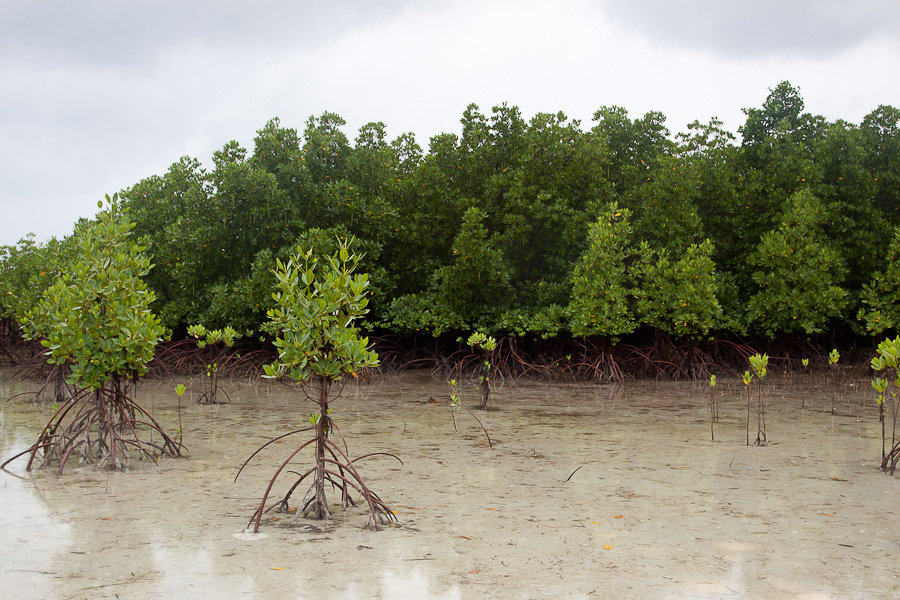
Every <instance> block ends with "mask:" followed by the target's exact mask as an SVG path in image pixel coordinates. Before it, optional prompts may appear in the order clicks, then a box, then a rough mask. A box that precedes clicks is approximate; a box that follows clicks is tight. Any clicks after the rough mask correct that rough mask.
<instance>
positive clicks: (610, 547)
mask: <svg viewBox="0 0 900 600" xmlns="http://www.w3.org/2000/svg"><path fill="white" fill-rule="evenodd" d="M603 549H604V550H612V546H610V545H609V544H603Z"/></svg>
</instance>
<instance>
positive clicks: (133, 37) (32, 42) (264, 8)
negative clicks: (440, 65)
mask: <svg viewBox="0 0 900 600" xmlns="http://www.w3.org/2000/svg"><path fill="white" fill-rule="evenodd" d="M408 3H409V1H408V0H354V1H348V2H309V1H290V0H261V1H258V2H252V3H251V2H246V1H235V0H196V1H195V0H192V1H190V2H184V1H180V0H179V1H173V0H156V1H154V2H124V1H121V0H95V1H88V2H70V1H55V2H37V1H34V2H32V1H28V2H21V1H18V0H4V1H3V2H2V3H0V54H3V55H6V56H7V58H9V57H11V56H14V57H16V59H17V60H28V61H31V60H35V59H37V60H48V59H53V60H58V61H63V62H67V63H71V62H75V63H78V62H84V63H89V64H92V65H95V66H96V65H103V66H105V67H108V68H125V69H131V68H134V66H135V64H136V63H137V64H140V63H145V64H146V63H147V62H150V61H153V60H154V59H155V58H156V57H157V56H158V55H159V54H161V53H166V52H171V51H173V50H176V51H177V49H178V48H180V47H195V46H207V47H212V48H232V49H233V48H241V47H246V48H248V49H259V48H266V47H269V48H272V49H273V51H277V49H278V48H279V47H283V46H290V45H294V44H304V45H306V46H309V45H315V44H318V43H320V42H322V41H325V40H328V39H329V38H333V37H335V36H337V35H344V34H346V33H347V31H348V30H352V29H354V28H356V27H365V26H368V25H372V24H374V23H377V22H379V21H381V20H383V19H386V18H388V17H390V16H391V15H394V14H396V13H397V12H398V11H400V10H402V9H403V7H404V6H405V5H406V4H408Z"/></svg>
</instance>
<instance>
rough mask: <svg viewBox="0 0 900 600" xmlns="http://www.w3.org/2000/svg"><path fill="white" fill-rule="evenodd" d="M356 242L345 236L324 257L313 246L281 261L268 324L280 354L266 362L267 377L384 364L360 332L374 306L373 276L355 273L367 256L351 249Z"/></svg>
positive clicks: (328, 374)
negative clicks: (370, 298) (370, 297)
mask: <svg viewBox="0 0 900 600" xmlns="http://www.w3.org/2000/svg"><path fill="white" fill-rule="evenodd" d="M351 244H352V240H345V241H342V242H340V243H339V244H338V251H337V252H336V253H335V254H334V255H332V256H329V257H327V258H326V259H325V260H323V261H322V262H321V263H320V260H319V258H318V257H317V256H315V255H314V254H313V252H312V250H307V251H306V253H305V254H303V253H297V254H295V255H294V256H292V257H291V258H290V259H289V260H288V261H287V262H282V261H281V260H280V259H279V260H277V261H276V267H275V278H276V279H277V281H278V284H277V290H278V291H277V292H275V294H274V299H275V303H276V306H275V308H272V309H270V310H269V312H268V314H269V319H270V321H269V323H268V328H269V331H270V332H271V333H273V334H274V335H275V336H276V337H275V342H274V344H275V347H276V348H278V359H277V360H276V361H275V362H274V363H272V364H270V365H266V366H265V373H266V376H267V377H281V376H285V375H286V376H288V377H290V378H291V379H294V380H296V381H308V380H310V379H311V378H313V377H319V378H322V379H327V380H337V379H340V378H341V377H342V376H343V375H344V374H350V375H356V372H357V371H359V370H360V369H363V368H366V367H374V366H377V365H378V355H377V354H376V353H375V352H374V351H372V350H370V349H369V340H368V338H366V337H361V336H360V334H359V333H360V332H359V327H358V321H359V320H360V319H362V318H363V317H364V316H365V315H366V313H367V312H368V309H367V308H366V306H367V305H368V298H367V296H368V286H369V278H368V276H367V275H366V274H365V273H354V271H355V270H356V267H357V265H358V263H359V261H360V258H361V257H360V256H359V255H358V254H355V253H352V252H351V250H350V246H351Z"/></svg>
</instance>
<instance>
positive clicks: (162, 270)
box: [0, 82, 900, 344]
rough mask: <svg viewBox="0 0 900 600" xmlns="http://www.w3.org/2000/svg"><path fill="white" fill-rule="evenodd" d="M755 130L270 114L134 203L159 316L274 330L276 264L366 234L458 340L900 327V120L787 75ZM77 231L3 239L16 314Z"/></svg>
mask: <svg viewBox="0 0 900 600" xmlns="http://www.w3.org/2000/svg"><path fill="white" fill-rule="evenodd" d="M744 112H745V114H746V122H745V123H744V125H743V126H742V127H740V129H739V131H738V132H737V133H738V134H739V135H740V141H738V138H737V136H736V135H735V134H733V133H731V132H728V131H726V130H724V129H723V128H722V124H721V123H720V122H719V121H716V120H712V121H710V122H709V123H706V124H702V123H699V122H695V123H693V124H692V125H690V126H688V129H687V131H686V132H683V133H679V134H677V135H672V134H671V132H670V131H669V130H668V129H667V128H666V125H665V117H664V116H663V115H662V114H661V113H658V112H650V113H647V114H646V115H644V116H643V117H640V118H632V117H630V116H629V114H628V113H627V111H626V110H625V109H623V108H620V107H617V106H609V107H602V108H600V109H599V110H597V111H596V113H595V114H594V116H593V123H592V125H591V126H590V127H589V128H588V127H585V126H582V124H581V123H580V122H578V121H575V120H572V119H568V118H567V117H566V116H565V115H564V114H563V113H553V114H549V113H546V114H537V115H535V116H534V117H533V118H532V119H531V120H529V121H526V120H525V119H524V118H523V117H522V115H521V113H520V111H519V110H518V109H517V108H516V107H514V106H508V105H506V104H504V105H501V106H496V107H494V108H493V109H492V111H491V112H490V114H485V113H483V112H481V111H480V110H479V108H478V107H477V106H475V105H470V106H469V107H468V108H467V109H466V110H465V112H464V113H463V116H462V120H461V123H462V129H461V133H460V135H455V134H449V133H445V134H441V135H437V136H435V137H433V138H432V139H431V140H430V145H429V148H428V151H427V152H425V151H423V149H422V147H421V146H420V145H419V144H418V143H417V141H416V140H415V138H414V136H413V135H412V134H404V135H401V136H399V137H398V138H396V139H394V140H392V141H389V140H388V139H387V136H386V133H385V126H384V124H382V123H370V124H367V125H365V126H363V127H362V128H360V130H359V132H358V134H357V136H356V138H355V140H353V141H352V142H351V141H350V140H349V139H348V138H347V136H346V134H345V133H344V131H343V127H344V125H345V122H344V121H343V120H342V119H341V117H339V116H338V115H336V114H332V113H325V114H323V115H321V116H318V117H311V118H310V119H309V120H308V121H307V122H306V125H305V128H304V130H303V131H302V133H300V132H298V131H297V130H295V129H291V128H288V127H285V126H283V125H282V124H281V123H280V121H279V120H278V119H273V120H271V121H269V122H268V123H267V124H266V125H265V126H264V127H263V128H262V129H260V130H259V131H258V132H257V136H256V138H255V140H254V145H253V149H252V151H249V150H248V149H245V148H242V147H241V146H240V145H239V144H238V143H237V142H234V141H232V142H229V143H227V144H225V146H224V147H223V148H222V149H221V150H220V151H218V152H216V153H214V155H213V157H212V165H211V169H206V168H204V167H203V166H202V165H201V163H200V161H199V160H198V159H196V158H189V157H184V158H182V159H181V160H179V161H178V162H176V163H175V164H173V165H172V166H171V167H170V168H169V170H168V171H167V172H166V173H164V174H162V175H154V176H151V177H148V178H147V179H144V180H142V181H140V182H138V183H136V184H135V185H134V186H132V187H131V188H129V189H127V190H124V191H123V192H122V193H121V196H122V197H124V198H125V205H126V207H127V210H128V214H129V216H130V218H131V219H132V220H133V221H134V222H135V223H136V227H135V229H134V235H136V236H139V237H140V238H141V239H142V240H143V242H142V243H143V244H144V245H145V246H146V247H147V250H148V252H149V253H150V254H151V255H152V257H153V261H154V263H155V265H156V266H155V268H154V269H153V270H152V271H151V272H150V273H149V275H147V276H146V281H147V283H148V286H149V288H150V289H151V290H153V291H154V292H155V294H156V302H155V303H154V305H153V307H154V310H155V311H156V312H157V313H158V314H159V315H160V316H161V318H162V321H163V323H164V324H165V325H166V326H167V327H168V328H170V329H171V330H172V331H173V332H175V334H176V335H179V334H182V333H183V332H184V331H185V329H186V328H187V326H188V325H191V324H193V323H203V324H204V325H206V326H208V327H223V326H226V325H231V326H233V327H235V328H237V329H239V330H253V331H257V332H258V331H259V330H260V326H261V324H262V323H263V322H264V321H265V319H266V310H267V309H268V308H270V307H271V305H272V298H271V292H272V290H273V288H274V278H273V276H272V273H271V269H272V268H273V266H274V264H275V259H276V258H284V257H286V256H288V255H289V254H290V253H291V252H292V250H293V249H294V248H296V247H298V246H299V247H302V248H310V247H312V248H313V249H315V250H316V251H321V252H329V253H330V252H333V251H334V249H335V248H336V247H337V240H339V239H346V238H348V237H350V236H354V237H355V250H357V251H358V252H363V253H365V258H364V259H363V263H362V264H361V265H360V269H361V270H363V271H367V272H368V273H369V275H370V278H371V281H372V287H371V291H372V296H371V304H370V308H371V312H370V314H369V318H368V326H369V327H370V328H374V329H376V330H378V331H380V332H394V333H415V332H419V333H418V335H420V336H423V335H424V336H434V337H439V336H442V335H444V334H446V335H447V337H450V336H452V339H456V337H458V336H459V335H460V334H461V333H464V332H470V331H472V330H481V331H484V332H486V333H490V334H494V335H499V336H508V335H509V336H516V337H519V338H527V339H548V338H559V339H562V338H566V339H568V338H569V337H572V338H590V339H593V340H597V341H598V342H599V343H602V344H610V343H611V344H615V343H617V342H619V341H621V340H623V339H626V338H628V337H629V336H637V335H647V334H650V335H654V336H660V335H662V336H664V337H666V338H668V339H671V340H675V341H676V342H688V341H691V340H698V339H706V338H708V337H711V336H732V337H733V336H747V335H750V336H756V337H759V338H767V339H775V338H784V337H788V338H790V337H798V336H799V337H801V338H805V337H807V336H812V335H834V334H835V333H842V334H843V333H847V334H854V335H862V334H864V333H866V332H868V333H870V334H880V333H881V332H883V331H885V330H886V329H893V328H894V327H895V325H896V323H897V322H898V320H900V278H898V272H897V270H898V268H900V265H898V258H900V227H898V225H900V211H898V208H900V110H898V109H897V108H894V107H891V106H879V107H878V108H876V109H875V110H873V111H872V112H871V113H870V114H869V115H867V116H866V117H865V118H864V119H863V121H862V122H861V123H860V124H858V125H855V124H851V123H847V122H844V121H837V122H833V123H832V122H828V121H827V120H825V119H824V118H823V117H821V116H816V115H812V114H809V113H806V112H804V102H803V99H802V98H801V95H800V93H799V90H798V89H796V88H794V87H792V86H791V85H790V84H789V83H788V82H783V83H781V84H780V85H778V86H777V87H776V88H775V89H774V90H772V91H771V93H770V95H769V96H768V98H767V100H766V101H765V103H764V104H763V106H762V107H760V108H750V109H745V111H744ZM66 253H67V240H63V241H56V240H51V242H49V243H48V244H46V245H36V244H35V243H34V242H33V241H32V240H31V239H29V238H26V239H25V240H23V241H21V242H20V243H19V244H18V245H17V246H12V247H5V248H3V249H2V273H0V286H2V287H0V293H2V300H0V311H2V313H3V316H5V317H7V318H16V317H20V316H21V315H22V314H24V312H25V311H27V310H28V309H29V307H30V306H33V305H34V303H35V302H36V300H37V297H38V296H39V295H40V293H41V290H42V289H44V288H45V287H47V285H49V283H50V282H51V281H52V280H53V279H54V275H55V274H56V273H59V272H60V271H62V270H65V269H66Z"/></svg>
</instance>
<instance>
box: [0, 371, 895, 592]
mask: <svg viewBox="0 0 900 600" xmlns="http://www.w3.org/2000/svg"><path fill="white" fill-rule="evenodd" d="M175 383H177V382H175V381H167V382H151V383H147V384H143V385H142V386H141V388H140V389H139V392H138V400H139V402H141V403H142V404H144V405H145V406H148V407H150V408H152V409H153V411H154V414H156V415H157V416H158V417H159V420H160V421H161V422H162V423H163V425H164V426H166V427H167V428H169V430H170V431H175V430H177V427H178V412H179V411H178V410H177V406H178V404H177V398H176V396H175V394H174V393H173V392H172V391H171V390H172V389H173V387H174V385H175ZM226 385H227V389H228V392H229V394H230V396H231V397H232V399H233V400H234V402H233V403H232V404H225V405H220V406H198V405H196V404H192V403H191V402H190V400H189V399H188V394H186V395H185V398H184V399H183V400H182V407H181V410H180V413H181V422H182V428H183V433H184V443H185V444H186V445H187V446H188V448H189V451H190V457H189V458H187V459H163V460H162V461H161V462H160V464H159V465H158V466H154V465H152V464H150V463H147V462H146V461H145V462H143V463H142V462H140V461H137V460H133V461H132V462H131V463H130V466H129V470H128V471H127V472H109V471H98V470H96V469H94V468H93V467H83V468H80V467H76V468H69V469H68V470H67V472H66V473H65V474H64V475H63V476H62V477H57V476H56V475H55V472H53V471H52V470H46V471H41V472H37V473H25V472H24V467H25V461H23V460H20V461H17V462H16V463H14V464H13V465H11V467H10V468H11V470H12V473H6V472H0V506H2V507H3V510H2V511H0V532H2V538H3V544H2V548H0V577H2V583H3V597H4V598H187V597H201V596H207V595H208V596H210V597H216V598H276V597H277V598H309V599H314V598H342V599H344V598H347V599H357V598H358V599H368V598H414V599H420V598H446V599H454V598H536V597H542V598H654V599H656V598H672V599H674V598H684V599H702V598H729V599H730V598H766V599H770V600H771V599H778V598H791V599H809V600H811V599H823V598H840V599H851V598H860V599H862V598H867V599H868V598H898V597H900V579H898V575H897V572H898V571H897V568H896V564H897V556H898V555H900V521H898V518H897V510H896V507H897V503H898V498H900V480H898V479H897V478H893V477H887V476H884V475H882V474H881V472H880V471H879V470H878V460H879V458H880V451H881V448H880V446H881V442H880V429H879V424H878V422H877V417H876V412H875V407H874V403H873V400H872V398H873V394H872V393H871V390H869V389H867V383H866V382H860V383H858V384H856V385H847V386H844V387H843V388H842V398H841V399H840V400H839V402H838V413H839V414H838V415H837V416H832V415H831V414H830V408H831V392H830V391H829V389H828V388H827V386H825V384H824V383H823V382H816V381H813V380H807V379H803V378H798V379H794V380H793V381H781V382H774V381H773V383H772V384H771V385H770V386H769V387H768V388H767V398H768V406H767V410H768V413H767V429H768V438H769V440H770V444H769V445H768V446H766V447H750V448H748V447H746V445H745V435H746V430H745V425H746V422H745V419H746V399H745V397H744V396H743V395H742V394H743V389H744V386H743V385H742V384H741V383H740V382H739V381H721V380H720V382H719V385H718V387H717V388H716V390H717V392H718V398H719V401H720V422H719V424H718V425H717V426H716V441H715V442H712V441H710V439H709V438H710V434H709V420H708V418H709V417H708V415H709V413H708V402H709V395H708V392H709V388H708V386H707V385H706V384H690V383H640V382H638V383H628V384H625V385H620V386H587V385H546V384H536V383H518V384H516V385H511V384H508V385H506V386H504V387H503V388H502V389H500V390H499V391H497V392H495V394H494V398H493V408H492V410H490V411H488V412H487V413H483V412H480V411H477V412H476V414H477V415H478V416H479V418H480V419H481V420H482V421H483V422H484V424H485V426H486V427H487V428H488V430H489V432H490V434H491V438H492V440H493V442H494V448H493V449H491V448H488V447H487V444H486V443H485V438H484V435H483V433H482V432H481V430H480V428H479V427H478V425H477V423H475V421H474V420H473V419H472V418H471V417H469V416H468V415H466V414H465V413H457V414H456V419H457V423H458V427H459V430H458V431H454V427H453V421H452V420H451V414H450V409H449V408H448V407H447V406H446V405H441V404H436V403H430V402H429V397H431V398H437V399H441V400H442V399H444V398H446V387H445V385H443V384H442V383H441V382H440V381H435V380H433V379H431V378H430V377H428V376H427V375H425V374H415V373H413V374H404V375H402V376H388V377H386V378H384V379H383V380H381V381H379V382H377V383H374V384H371V385H363V386H359V387H352V388H350V387H348V388H347V389H346V390H345V392H344V394H343V396H342V397H341V398H340V399H339V400H338V401H337V402H335V403H334V404H333V407H334V413H333V416H334V418H335V419H336V422H337V423H338V425H339V426H340V427H341V428H342V430H343V432H344V434H345V435H346V437H347V440H348V443H349V445H350V452H351V454H352V455H359V454H364V453H367V452H372V451H378V450H385V451H390V452H394V453H396V454H398V455H400V456H401V457H402V458H403V460H404V464H403V465H402V466H401V465H400V464H398V463H397V462H396V461H393V460H391V459H372V460H368V461H364V462H363V463H361V464H360V468H361V472H362V475H363V476H364V477H365V478H366V481H367V483H368V484H369V485H370V487H371V488H372V489H374V490H375V491H377V492H378V493H379V494H380V495H381V497H382V498H383V499H384V500H385V501H387V502H388V504H390V505H391V506H392V507H393V508H394V509H395V510H396V514H397V517H398V519H399V525H397V526H395V527H386V528H382V529H381V530H380V531H370V530H367V529H364V526H365V524H366V520H367V514H366V512H365V509H364V508H363V507H356V508H350V509H348V510H346V511H343V510H342V509H341V508H340V506H339V494H337V493H334V492H332V493H331V495H330V496H329V500H330V502H331V508H332V511H333V513H334V514H335V517H336V518H335V519H334V520H332V521H330V522H327V523H322V522H312V521H305V520H304V521H302V522H300V523H297V524H293V523H292V522H293V521H294V517H293V516H292V515H291V514H283V513H282V514H278V513H274V512H272V513H268V514H267V517H266V518H265V519H264V522H263V525H262V529H261V532H260V533H259V534H253V533H249V532H248V530H246V529H245V528H246V526H247V524H248V521H249V518H250V515H251V514H252V513H253V511H254V510H255V507H256V505H257V503H258V502H259V500H260V498H261V495H262V492H263V490H264V488H265V486H266V484H267V483H268V479H269V477H270V476H271V475H272V473H273V472H274V470H275V468H276V467H277V466H278V464H280V463H281V461H282V460H283V459H284V458H285V457H286V456H287V454H288V453H289V452H290V451H291V450H292V449H293V448H294V447H296V445H297V444H298V443H299V441H302V440H301V438H300V437H299V436H298V437H297V438H296V440H295V441H287V440H286V441H283V442H279V443H277V444H275V445H273V446H272V447H270V448H269V449H267V450H266V451H264V452H263V453H261V454H260V455H259V456H258V457H257V458H256V459H255V460H254V461H253V462H251V463H250V465H249V466H248V467H247V468H246V469H245V470H244V472H243V473H242V474H241V476H240V478H239V479H238V480H237V483H233V479H234V476H235V473H236V472H237V469H238V467H239V466H240V465H241V463H242V462H243V461H244V459H246V458H247V457H248V456H249V455H250V454H251V453H252V452H253V450H255V449H256V448H257V447H258V446H259V445H260V444H262V443H263V442H265V441H266V440H268V439H269V438H271V437H274V436H276V435H279V434H281V433H284V432H286V431H289V430H290V429H291V428H297V427H300V426H303V424H304V423H306V422H307V419H308V416H309V413H310V412H312V410H313V405H312V404H309V403H306V402H300V401H299V399H298V397H297V396H296V394H295V393H294V392H292V391H290V390H287V389H285V388H283V387H280V386H269V385H266V384H261V385H259V386H251V385H247V384H242V383H232V384H226ZM31 387H32V388H33V386H31ZM25 389H30V388H29V387H28V386H23V385H21V384H17V383H14V382H10V381H9V380H0V397H3V398H4V399H5V398H8V397H9V396H10V395H12V394H14V393H17V392H19V391H22V390H25ZM467 391H468V394H467V398H466V399H465V403H466V404H467V406H470V407H471V408H473V409H474V407H475V405H476V404H477V399H476V395H477V394H476V393H475V390H474V389H472V388H470V389H468V390H467ZM198 392H199V386H197V385H194V386H193V393H194V394H195V395H196V394H197V393H198ZM801 404H805V408H803V409H801ZM51 409H52V406H50V405H47V404H44V405H41V404H34V403H32V402H31V400H30V399H29V398H27V397H18V398H15V399H13V400H12V401H9V402H4V403H3V404H0V456H2V457H4V458H5V457H8V456H10V455H11V454H12V453H14V452H16V451H20V450H22V449H24V448H26V447H27V446H28V445H29V444H30V443H31V442H32V441H33V440H34V438H35V436H36V435H37V431H38V430H39V428H40V427H41V426H42V424H43V423H44V422H45V421H46V420H47V419H48V418H49V415H50V411H51ZM753 419H754V422H753V431H752V435H751V441H752V439H753V438H755V433H756V428H755V414H754V416H753ZM311 458H312V457H311V456H310V455H306V458H304V461H303V465H308V464H311V463H310V462H308V461H311ZM303 465H298V467H297V468H301V467H302V466H303ZM576 469H577V470H576ZM288 483H289V481H288V480H287V479H285V481H284V482H283V483H282V484H280V485H278V486H277V487H276V491H281V493H282V494H283V493H284V488H285V486H286V485H287V484H288ZM299 496H302V494H299V495H298V498H297V500H299Z"/></svg>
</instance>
